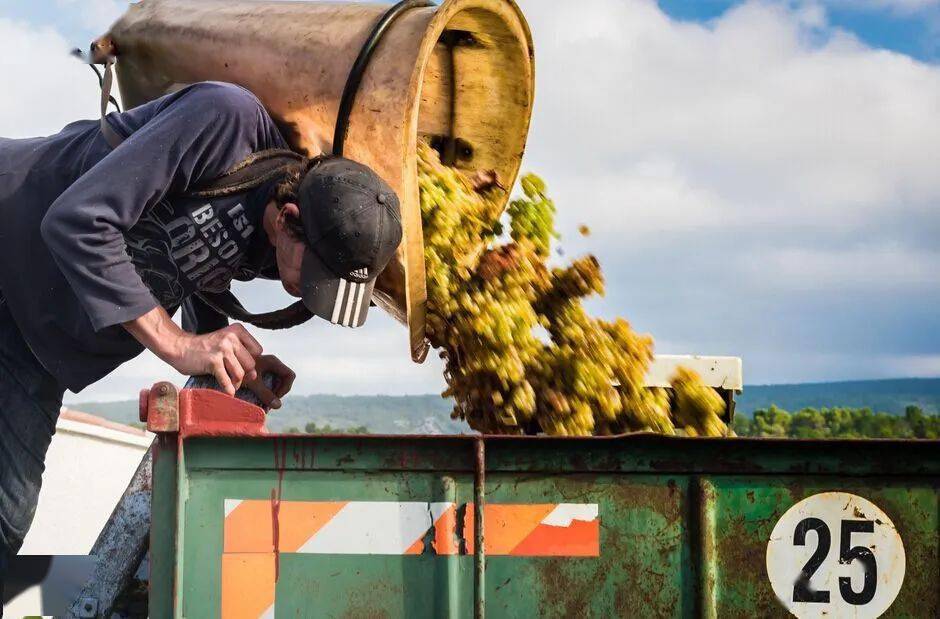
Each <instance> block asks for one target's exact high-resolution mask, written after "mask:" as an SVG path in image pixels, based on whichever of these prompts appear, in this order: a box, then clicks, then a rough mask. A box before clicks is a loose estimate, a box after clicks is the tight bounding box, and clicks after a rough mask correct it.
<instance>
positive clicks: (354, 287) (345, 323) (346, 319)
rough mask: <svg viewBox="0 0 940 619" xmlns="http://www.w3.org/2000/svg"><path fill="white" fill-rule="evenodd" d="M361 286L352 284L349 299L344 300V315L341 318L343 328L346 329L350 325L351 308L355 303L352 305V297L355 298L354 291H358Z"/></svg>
mask: <svg viewBox="0 0 940 619" xmlns="http://www.w3.org/2000/svg"><path fill="white" fill-rule="evenodd" d="M361 286H362V284H355V283H354V284H352V285H351V286H350V287H349V298H348V299H346V315H345V316H343V326H344V327H348V326H350V325H351V323H350V322H349V317H350V316H352V308H353V305H355V303H353V296H355V294H356V291H357V290H359V288H360V287H361Z"/></svg>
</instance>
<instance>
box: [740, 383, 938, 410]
mask: <svg viewBox="0 0 940 619" xmlns="http://www.w3.org/2000/svg"><path fill="white" fill-rule="evenodd" d="M737 402H738V404H737V408H736V410H737V411H738V412H743V413H745V414H748V415H750V414H751V413H753V412H754V411H755V410H757V409H760V408H767V407H768V406H770V405H771V404H775V405H777V406H778V407H780V408H782V409H784V410H788V411H798V410H800V409H802V408H807V407H809V408H831V407H834V406H840V407H847V408H870V409H872V410H873V411H875V412H882V413H892V414H895V415H901V414H903V413H904V408H905V407H906V406H908V405H911V404H914V405H916V406H919V407H921V409H923V411H924V412H925V413H933V414H937V413H938V412H940V378H901V379H893V380H860V381H845V382H835V383H801V384H796V385H750V386H747V387H745V388H744V392H743V393H742V394H741V395H739V396H738V398H737Z"/></svg>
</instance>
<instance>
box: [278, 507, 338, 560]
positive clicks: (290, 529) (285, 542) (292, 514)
mask: <svg viewBox="0 0 940 619" xmlns="http://www.w3.org/2000/svg"><path fill="white" fill-rule="evenodd" d="M345 505H346V502H345V501H342V502H331V503H327V502H323V503H320V502H313V501H281V509H280V517H279V518H278V522H279V523H280V525H281V532H280V534H281V552H297V551H298V550H300V547H301V546H303V545H304V544H306V543H307V542H308V541H309V540H310V538H311V537H313V536H314V535H316V534H317V531H319V530H320V529H322V528H323V525H325V524H326V523H327V522H329V521H330V520H332V519H333V517H334V516H335V515H336V514H337V513H338V512H339V510H341V509H343V506H345Z"/></svg>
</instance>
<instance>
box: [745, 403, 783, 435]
mask: <svg viewBox="0 0 940 619" xmlns="http://www.w3.org/2000/svg"><path fill="white" fill-rule="evenodd" d="M790 421H791V419H790V413H788V412H787V411H785V410H783V409H781V408H777V407H776V406H774V405H771V406H770V408H768V409H767V410H763V409H761V410H756V411H754V420H753V424H752V426H751V436H787V435H788V434H789V432H790Z"/></svg>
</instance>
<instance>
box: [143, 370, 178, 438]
mask: <svg viewBox="0 0 940 619" xmlns="http://www.w3.org/2000/svg"><path fill="white" fill-rule="evenodd" d="M146 406H147V407H146V409H145V410H141V414H140V417H141V421H145V422H146V423H147V429H148V430H150V431H151V432H176V431H178V430H179V427H180V411H179V390H178V389H177V388H176V385H174V384H173V383H170V382H166V381H164V382H160V383H157V384H155V385H154V386H153V387H151V388H150V390H149V391H148V392H147V403H146Z"/></svg>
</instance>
